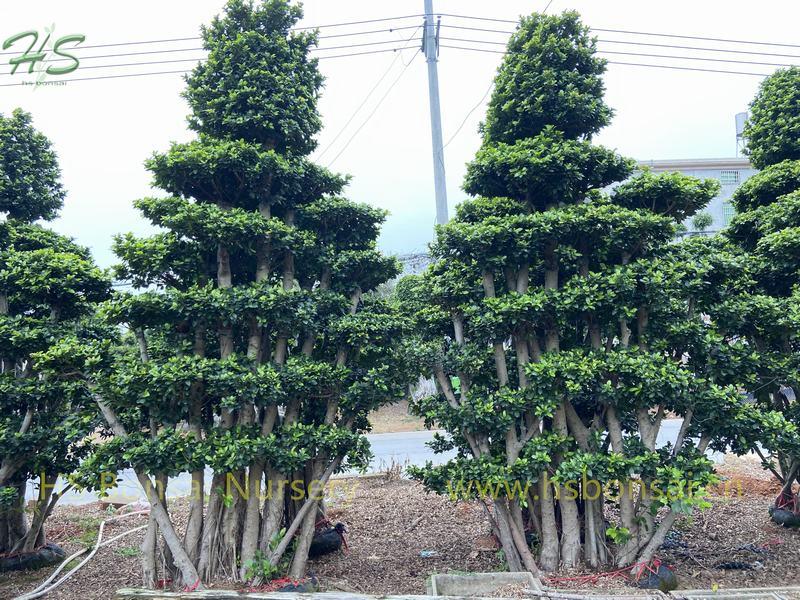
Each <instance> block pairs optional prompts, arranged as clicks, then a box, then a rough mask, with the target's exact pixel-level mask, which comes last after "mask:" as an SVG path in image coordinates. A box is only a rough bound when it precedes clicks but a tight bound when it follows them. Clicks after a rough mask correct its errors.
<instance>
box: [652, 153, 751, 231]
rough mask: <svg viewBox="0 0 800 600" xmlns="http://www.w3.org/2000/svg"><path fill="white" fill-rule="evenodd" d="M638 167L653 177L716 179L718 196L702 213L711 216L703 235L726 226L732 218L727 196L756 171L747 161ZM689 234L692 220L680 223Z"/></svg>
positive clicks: (714, 160)
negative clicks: (672, 173)
mask: <svg viewBox="0 0 800 600" xmlns="http://www.w3.org/2000/svg"><path fill="white" fill-rule="evenodd" d="M639 166H640V167H649V168H650V169H651V170H652V171H654V172H656V173H663V172H666V171H680V172H681V173H683V174H685V175H691V176H692V177H697V178H698V179H716V180H717V181H719V183H720V193H719V194H718V195H717V196H716V197H715V198H714V199H713V200H712V201H711V202H710V203H709V205H708V206H707V207H706V208H705V209H703V211H702V212H707V213H708V214H710V215H711V218H712V219H713V222H712V224H711V226H710V227H709V228H708V229H706V230H705V233H706V234H712V233H716V232H718V231H719V230H721V229H723V228H724V227H726V226H727V225H728V223H730V221H731V217H733V213H734V210H733V205H732V204H731V196H732V195H733V192H734V191H736V188H737V187H739V185H741V184H742V183H743V182H744V181H746V180H747V179H748V178H749V177H752V176H753V175H755V174H756V173H757V172H758V171H757V170H756V169H754V168H753V166H752V165H751V164H750V161H749V160H748V159H747V158H697V159H678V160H649V161H641V162H639ZM684 225H685V226H686V230H687V232H688V233H689V234H692V233H697V232H695V231H694V227H693V225H692V219H691V218H689V219H687V220H686V221H685V222H684Z"/></svg>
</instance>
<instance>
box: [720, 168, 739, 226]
mask: <svg viewBox="0 0 800 600" xmlns="http://www.w3.org/2000/svg"><path fill="white" fill-rule="evenodd" d="M737 173H738V171H737ZM735 214H736V210H734V208H733V204H731V203H730V202H727V201H726V202H723V203H722V226H723V227H727V226H728V224H729V223H730V222H731V219H732V218H733V215H735Z"/></svg>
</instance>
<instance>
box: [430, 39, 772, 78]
mask: <svg viewBox="0 0 800 600" xmlns="http://www.w3.org/2000/svg"><path fill="white" fill-rule="evenodd" d="M440 48H452V49H454V50H470V51H472V52H486V53H489V54H506V52H503V51H501V50H488V49H486V48H470V47H468V46H450V45H445V44H442V45H441V46H440ZM608 64H610V65H626V66H632V67H655V68H658V69H676V70H679V71H702V72H706V73H727V74H729V75H757V76H759V77H768V76H769V73H751V72H745V71H724V70H720V69H701V68H699V67H679V66H674V65H654V64H645V63H629V62H618V61H613V60H609V61H608Z"/></svg>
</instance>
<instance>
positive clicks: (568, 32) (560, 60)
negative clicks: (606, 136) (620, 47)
mask: <svg viewBox="0 0 800 600" xmlns="http://www.w3.org/2000/svg"><path fill="white" fill-rule="evenodd" d="M595 46H596V44H595V39H594V38H592V37H591V35H590V34H589V28H588V27H586V26H584V25H583V24H582V23H581V21H580V18H579V16H578V13H576V12H574V11H568V12H564V13H562V14H561V15H554V16H548V15H543V14H536V13H535V14H533V15H531V16H530V17H524V18H523V19H522V21H521V22H520V25H519V28H518V29H517V31H516V32H515V33H514V35H513V36H512V37H511V40H510V41H509V43H508V53H507V54H506V56H505V58H504V59H503V62H502V64H501V65H500V68H499V70H498V73H497V77H496V79H495V88H494V92H493V94H492V97H491V100H490V101H489V108H488V112H487V114H486V122H485V123H484V124H483V134H484V142H505V143H508V144H513V143H514V142H515V141H517V140H520V139H523V138H531V137H535V136H537V135H538V134H540V133H542V132H543V131H544V130H545V129H546V128H547V127H548V126H552V127H554V128H555V129H557V130H558V131H561V132H562V133H563V134H564V137H565V138H567V139H581V138H589V137H591V136H592V135H593V134H595V133H597V132H598V131H600V130H601V129H602V128H603V127H605V126H606V125H607V124H608V122H609V120H610V118H611V115H612V111H611V109H610V108H609V107H608V106H607V105H606V104H605V102H604V101H603V92H604V84H603V79H602V76H603V73H604V72H605V66H606V61H605V60H603V59H600V58H598V57H597V56H595V51H596V47H595Z"/></svg>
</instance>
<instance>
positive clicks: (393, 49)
mask: <svg viewBox="0 0 800 600" xmlns="http://www.w3.org/2000/svg"><path fill="white" fill-rule="evenodd" d="M404 49H405V48H387V49H385V50H369V51H367V52H351V53H348V54H336V55H333V56H320V57H318V58H319V60H327V59H331V58H346V57H350V56H365V55H367V54H382V53H384V52H398V51H400V50H404ZM409 64H410V63H409ZM190 72H191V70H190V69H184V70H182V71H154V72H150V73H123V74H119V75H100V76H96V77H73V78H70V79H53V80H49V81H47V82H45V83H43V84H37V83H36V82H30V81H28V82H24V81H23V82H18V83H0V87H18V86H34V85H60V84H61V83H68V82H71V81H94V80H97V79H119V78H122V77H144V76H146V75H171V74H178V73H183V74H186V73H190Z"/></svg>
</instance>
